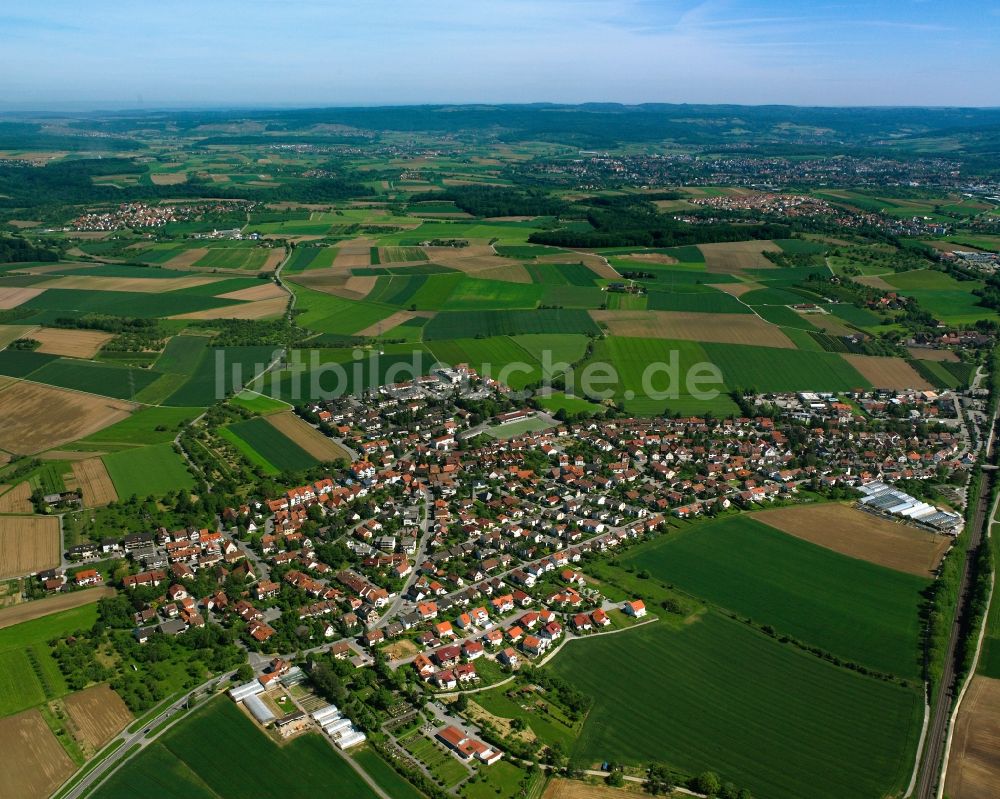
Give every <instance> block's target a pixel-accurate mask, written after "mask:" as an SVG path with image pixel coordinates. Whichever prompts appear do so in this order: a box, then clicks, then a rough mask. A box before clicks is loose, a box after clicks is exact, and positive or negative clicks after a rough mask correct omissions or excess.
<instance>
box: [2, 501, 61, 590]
mask: <svg viewBox="0 0 1000 799" xmlns="http://www.w3.org/2000/svg"><path fill="white" fill-rule="evenodd" d="M60 543H61V542H60V540H59V520H58V519H56V518H55V517H49V516H0V578H4V577H16V576H18V575H21V574H31V573H34V572H38V571H43V570H45V569H51V568H53V567H54V566H58V565H59V562H60V556H61V554H62V553H61V551H60Z"/></svg>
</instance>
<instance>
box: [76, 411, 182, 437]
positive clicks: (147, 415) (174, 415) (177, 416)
mask: <svg viewBox="0 0 1000 799" xmlns="http://www.w3.org/2000/svg"><path fill="white" fill-rule="evenodd" d="M200 413H201V409H200V408H166V407H162V408H142V409H141V410H139V411H137V412H136V413H134V414H132V415H131V416H129V417H128V418H127V419H122V420H121V421H120V422H117V423H115V424H113V425H111V427H105V428H104V429H103V430H99V431H98V432H96V433H92V434H91V435H89V436H87V437H86V438H84V439H82V440H81V441H82V443H84V444H96V445H107V444H126V445H142V444H163V443H165V442H168V441H173V440H174V437H175V436H176V435H177V428H178V426H179V425H181V424H182V423H183V422H186V421H188V420H189V419H194V418H195V417H196V416H198V414H200Z"/></svg>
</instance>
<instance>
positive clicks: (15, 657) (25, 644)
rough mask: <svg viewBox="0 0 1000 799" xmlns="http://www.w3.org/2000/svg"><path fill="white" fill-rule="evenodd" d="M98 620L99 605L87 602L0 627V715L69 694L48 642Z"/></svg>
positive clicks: (16, 711) (85, 628)
mask: <svg viewBox="0 0 1000 799" xmlns="http://www.w3.org/2000/svg"><path fill="white" fill-rule="evenodd" d="M95 621H97V605H96V604H90V605H84V606H82V607H79V608H74V609H72V610H64V611H62V612H60V613H53V614H52V615H51V616H43V617H42V618H40V619H35V620H34V621H28V622H24V623H22V624H15V625H14V626H13V627H5V628H3V629H2V630H0V716H9V715H11V714H13V713H18V712H20V711H22V710H25V709H27V708H29V707H34V706H35V705H40V704H41V703H42V702H45V701H46V700H47V699H55V698H56V697H60V696H64V695H65V694H67V693H69V688H68V687H67V685H66V681H65V680H64V679H63V676H62V672H61V671H60V670H59V664H58V663H56V661H55V659H54V658H53V657H52V655H51V654H50V650H49V645H48V642H49V640H50V639H52V638H55V637H57V636H60V635H66V634H68V633H72V632H74V631H76V630H88V629H90V628H91V627H92V626H93V624H94V622H95Z"/></svg>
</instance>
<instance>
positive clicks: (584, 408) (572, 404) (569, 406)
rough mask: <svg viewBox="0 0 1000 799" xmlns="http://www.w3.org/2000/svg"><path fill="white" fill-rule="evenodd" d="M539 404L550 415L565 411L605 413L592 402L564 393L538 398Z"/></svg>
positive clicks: (571, 412) (569, 412) (570, 412)
mask: <svg viewBox="0 0 1000 799" xmlns="http://www.w3.org/2000/svg"><path fill="white" fill-rule="evenodd" d="M537 399H538V404H539V405H541V406H542V407H543V408H544V409H545V410H547V411H549V412H550V413H555V412H556V411H559V410H564V411H566V413H568V414H574V413H603V412H604V407H603V406H601V405H598V404H596V403H594V402H591V401H590V400H586V399H581V398H580V397H571V396H567V395H566V394H563V393H562V392H558V391H557V392H554V393H552V394H550V395H549V396H547V397H538V398H537Z"/></svg>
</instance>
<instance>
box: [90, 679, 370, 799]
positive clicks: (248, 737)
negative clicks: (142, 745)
mask: <svg viewBox="0 0 1000 799" xmlns="http://www.w3.org/2000/svg"><path fill="white" fill-rule="evenodd" d="M205 741H211V745H210V746H205V745H203V743H202V744H199V742H205ZM322 785H326V786H335V793H336V796H337V799H374V797H375V794H374V793H373V792H372V790H371V789H370V788H369V787H368V786H367V785H366V784H365V783H364V782H362V780H361V778H360V777H359V776H358V775H357V774H356V773H355V772H354V770H353V769H352V768H351V767H350V766H349V765H348V763H347V761H346V760H344V758H342V757H340V756H339V755H338V754H336V753H335V752H333V751H332V750H331V748H330V745H329V744H328V743H327V742H326V741H325V740H324V739H323V738H322V737H321V736H320V735H318V734H308V735H302V736H299V737H297V738H295V739H294V740H291V741H288V742H287V743H284V744H282V745H281V746H278V745H277V744H275V743H274V742H273V741H272V740H271V739H270V738H269V737H268V736H267V734H266V733H264V732H263V731H261V730H260V728H259V727H257V726H256V725H255V724H254V723H253V722H252V721H251V720H250V719H249V718H248V717H247V716H246V715H244V714H243V713H242V712H241V711H240V709H239V708H238V707H236V705H234V704H233V703H232V702H230V701H229V700H228V699H226V698H219V699H214V700H212V701H210V702H208V703H207V704H206V705H205V706H204V707H202V708H200V709H198V710H196V711H195V712H194V713H193V714H192V715H191V716H189V717H188V718H186V719H184V720H183V721H181V722H180V723H179V724H177V726H176V727H174V728H172V729H171V730H170V731H169V732H167V733H166V734H165V735H164V736H163V737H162V738H161V739H160V740H159V742H157V743H156V744H154V745H152V746H150V747H148V748H147V749H145V750H144V751H143V752H142V753H140V754H139V755H138V756H136V757H135V758H133V759H132V760H130V761H129V762H128V763H127V764H126V765H125V766H123V767H122V768H121V769H120V770H119V771H117V772H116V773H115V774H113V775H112V776H111V778H110V779H109V780H108V781H107V782H106V783H105V784H104V785H103V786H102V787H101V788H99V789H98V790H97V791H96V792H95V793H94V796H95V797H97V799H119V798H121V799H126V798H127V799H134V797H136V796H156V797H162V799H200V797H212V798H214V799H243V798H244V797H250V796H252V797H259V798H260V799H289V797H294V796H301V795H302V787H303V786H322Z"/></svg>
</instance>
